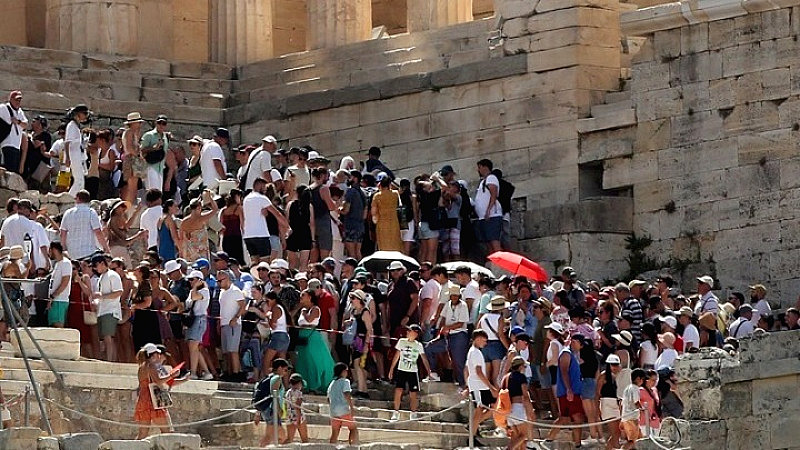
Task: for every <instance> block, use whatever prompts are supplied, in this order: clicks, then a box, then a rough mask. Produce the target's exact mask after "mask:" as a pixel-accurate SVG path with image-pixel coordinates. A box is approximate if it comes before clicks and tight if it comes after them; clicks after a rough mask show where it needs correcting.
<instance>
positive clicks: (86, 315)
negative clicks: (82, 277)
mask: <svg viewBox="0 0 800 450" xmlns="http://www.w3.org/2000/svg"><path fill="white" fill-rule="evenodd" d="M81 306H83V323H84V324H86V325H90V326H91V325H97V313H96V312H94V311H92V310H91V309H89V310H88V311H87V310H86V303H83V302H81Z"/></svg>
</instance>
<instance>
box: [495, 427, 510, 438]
mask: <svg viewBox="0 0 800 450" xmlns="http://www.w3.org/2000/svg"><path fill="white" fill-rule="evenodd" d="M492 437H496V438H506V437H508V433H506V430H504V429H502V428H495V429H494V431H493V432H492Z"/></svg>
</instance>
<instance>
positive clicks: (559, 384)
mask: <svg viewBox="0 0 800 450" xmlns="http://www.w3.org/2000/svg"><path fill="white" fill-rule="evenodd" d="M564 353H569V357H570V361H569V371H568V373H569V384H570V385H571V387H572V393H573V394H574V395H581V393H583V382H582V381H581V365H580V363H579V362H578V358H577V357H575V354H574V353H573V352H572V350H570V348H569V347H564V348H563V349H562V350H561V353H559V354H558V359H559V360H560V359H561V355H563V354H564ZM559 365H560V362H559ZM566 396H567V386H566V385H565V384H564V378H563V377H562V376H561V367H560V366H559V367H558V375H557V376H556V397H566Z"/></svg>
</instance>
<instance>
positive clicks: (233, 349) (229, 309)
mask: <svg viewBox="0 0 800 450" xmlns="http://www.w3.org/2000/svg"><path fill="white" fill-rule="evenodd" d="M217 282H218V283H219V287H220V294H219V311H220V337H221V338H222V353H224V354H225V357H226V358H227V360H228V370H229V371H230V373H229V375H230V377H231V380H237V379H238V377H239V373H240V372H241V370H242V366H241V363H240V360H239V343H240V340H241V338H242V316H243V315H244V313H245V309H246V306H247V302H246V301H245V299H244V294H243V293H242V291H241V290H240V289H239V288H238V287H236V286H235V285H234V284H233V280H232V277H231V273H230V272H229V271H227V270H220V271H218V272H217Z"/></svg>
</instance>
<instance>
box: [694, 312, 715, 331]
mask: <svg viewBox="0 0 800 450" xmlns="http://www.w3.org/2000/svg"><path fill="white" fill-rule="evenodd" d="M697 322H698V323H699V324H700V326H702V327H704V328H706V329H708V330H713V329H716V328H717V318H716V317H714V313H712V312H704V313H703V314H700V318H699V319H697Z"/></svg>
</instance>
